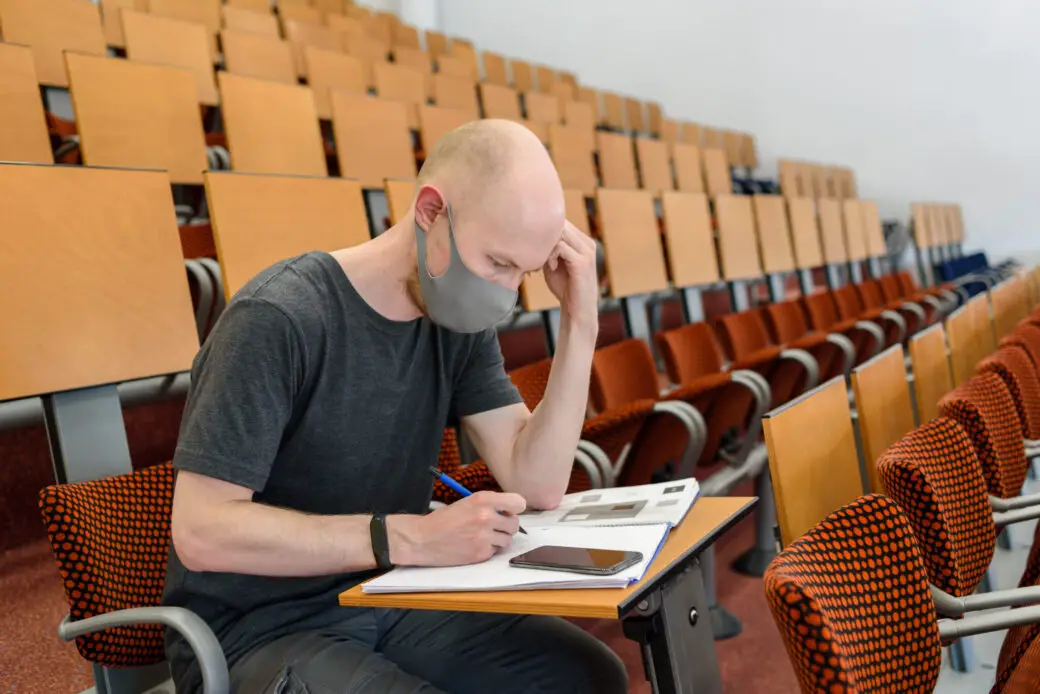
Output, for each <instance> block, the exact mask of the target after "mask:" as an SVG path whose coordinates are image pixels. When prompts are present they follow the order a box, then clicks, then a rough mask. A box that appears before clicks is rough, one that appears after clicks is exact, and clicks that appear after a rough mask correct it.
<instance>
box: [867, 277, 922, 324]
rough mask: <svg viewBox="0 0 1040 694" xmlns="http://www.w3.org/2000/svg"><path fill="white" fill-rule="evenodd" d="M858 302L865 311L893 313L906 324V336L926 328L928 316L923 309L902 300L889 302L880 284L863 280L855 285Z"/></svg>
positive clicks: (876, 281) (875, 281)
mask: <svg viewBox="0 0 1040 694" xmlns="http://www.w3.org/2000/svg"><path fill="white" fill-rule="evenodd" d="M855 288H856V291H857V292H858V293H859V298H860V302H861V303H862V304H863V307H864V308H865V309H867V310H877V309H884V310H888V311H895V312H896V313H897V314H899V315H900V316H901V317H902V318H903V320H904V322H905V323H906V335H907V336H910V335H913V334H914V333H916V332H918V331H919V330H923V329H924V328H925V327H927V326H928V315H927V314H926V313H925V310H924V308H923V307H921V306H919V305H918V304H916V303H914V302H912V301H906V300H904V299H902V298H899V299H896V300H895V301H890V300H889V299H887V298H886V297H885V293H884V291H883V290H882V287H881V282H880V281H878V280H865V281H863V282H860V283H859V284H856V285H855Z"/></svg>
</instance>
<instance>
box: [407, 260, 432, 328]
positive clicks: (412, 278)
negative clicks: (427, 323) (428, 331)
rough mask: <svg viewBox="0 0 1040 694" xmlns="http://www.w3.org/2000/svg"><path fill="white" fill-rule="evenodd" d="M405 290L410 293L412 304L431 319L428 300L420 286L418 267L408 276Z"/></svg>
mask: <svg viewBox="0 0 1040 694" xmlns="http://www.w3.org/2000/svg"><path fill="white" fill-rule="evenodd" d="M404 288H405V290H406V291H407V292H408V298H410V299H411V300H412V303H413V304H415V306H416V308H418V309H419V312H420V313H422V314H423V315H424V316H425V317H427V318H429V317H430V314H429V312H428V311H427V310H426V299H425V298H424V297H423V293H422V287H421V286H420V285H419V266H418V265H416V266H415V267H413V268H412V271H411V272H410V273H409V274H408V279H406V280H405V281H404Z"/></svg>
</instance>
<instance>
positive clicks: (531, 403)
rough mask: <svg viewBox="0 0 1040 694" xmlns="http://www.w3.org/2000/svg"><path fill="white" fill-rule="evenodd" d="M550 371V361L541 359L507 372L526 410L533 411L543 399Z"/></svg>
mask: <svg viewBox="0 0 1040 694" xmlns="http://www.w3.org/2000/svg"><path fill="white" fill-rule="evenodd" d="M550 371H552V359H542V360H541V361H536V362H534V363H532V364H528V365H526V366H521V367H520V368H518V369H513V370H512V371H510V372H509V378H510V380H511V381H513V385H514V386H516V389H517V390H518V391H520V397H521V398H523V399H524V404H525V405H527V409H529V410H531V411H534V408H536V407H538V403H540V402H541V401H542V398H543V397H545V389H546V387H547V386H548V385H549V372H550Z"/></svg>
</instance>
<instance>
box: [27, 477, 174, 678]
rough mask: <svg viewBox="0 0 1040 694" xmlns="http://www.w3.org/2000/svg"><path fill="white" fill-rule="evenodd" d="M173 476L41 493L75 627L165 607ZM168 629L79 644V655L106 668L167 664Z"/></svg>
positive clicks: (140, 629)
mask: <svg viewBox="0 0 1040 694" xmlns="http://www.w3.org/2000/svg"><path fill="white" fill-rule="evenodd" d="M173 479H174V476H173V468H172V466H170V464H169V463H166V464H163V465H155V466H152V467H148V468H144V469H142V470H138V471H136V472H131V473H128V474H125V475H119V476H117V477H109V478H107V479H102V480H96V481H91V482H80V483H77V484H62V485H54V486H50V487H46V488H44V489H43V490H41V491H40V513H41V514H42V516H43V523H44V525H45V526H46V527H47V536H48V537H49V538H50V541H51V547H52V549H53V551H54V558H55V559H56V560H57V563H58V570H59V572H60V573H61V578H62V580H63V581H64V583H65V595H66V597H67V598H68V601H69V615H70V617H71V619H72V620H74V621H75V620H80V619H86V618H88V617H93V616H95V615H98V614H103V613H106V612H114V611H116V610H123V609H129V608H134V607H153V606H156V605H159V604H160V602H161V600H162V592H163V584H164V581H165V579H166V558H167V555H168V553H169V548H170V514H171V512H172V505H173ZM163 634H164V630H163V627H161V626H159V625H140V626H129V627H118V628H114V629H107V630H105V631H102V632H98V633H96V634H91V635H88V636H82V637H80V638H78V639H76V648H77V649H79V652H80V655H82V656H83V657H84V658H86V659H87V660H89V661H90V662H92V663H97V664H98V665H102V666H104V667H136V666H141V665H150V664H153V663H158V662H162V661H163V660H165V658H166V654H165V653H164V652H163Z"/></svg>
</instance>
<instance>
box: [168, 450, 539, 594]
mask: <svg viewBox="0 0 1040 694" xmlns="http://www.w3.org/2000/svg"><path fill="white" fill-rule="evenodd" d="M252 496H253V492H252V491H251V490H249V489H247V488H245V487H241V486H239V485H235V484H231V483H229V482H224V481H222V480H218V479H214V478H212V477H206V476H205V475H199V474H195V473H192V472H188V471H184V470H182V471H180V472H178V474H177V486H176V490H175V493H174V497H173V521H172V523H173V528H172V530H173V546H174V548H175V549H176V550H177V556H178V557H179V558H180V560H181V562H182V563H183V564H184V566H185V567H186V568H187V569H189V570H191V571H217V572H226V573H240V574H249V575H254V576H283V577H288V576H293V577H302V576H324V575H330V574H339V573H351V572H355V571H364V570H367V569H374V568H375V567H376V562H375V557H374V555H373V553H372V542H371V539H370V532H369V523H370V522H371V516H368V515H339V516H320V515H309V514H305V513H300V512H298V511H292V510H288V509H282V508H275V507H272V506H265V505H263V504H259V503H256V502H254V501H253V500H252ZM463 501H464V502H466V503H463V502H459V503H456V504H452V505H451V506H449V507H446V508H443V509H438V510H437V511H435V512H433V513H431V514H429V515H426V516H419V515H405V514H395V515H390V516H387V523H386V527H387V538H388V540H389V544H390V561H391V562H393V563H394V564H401V565H419V566H422V565H432V566H437V565H451V564H469V563H474V562H479V561H483V560H485V559H487V558H488V557H490V556H491V554H492V553H494V551H495V550H496V548H498V547H505V546H508V544H509V541H510V540H511V538H512V535H513V534H514V533H515V532H516V525H517V523H518V521H517V519H516V517H515V515H516V514H518V513H520V512H521V511H523V509H524V501H523V499H521V498H520V497H518V496H516V495H515V494H494V493H491V492H481V493H480V494H474V495H473V496H472V497H469V498H468V499H465V500H463ZM499 511H502V512H504V514H505V515H502V514H500V513H499Z"/></svg>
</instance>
